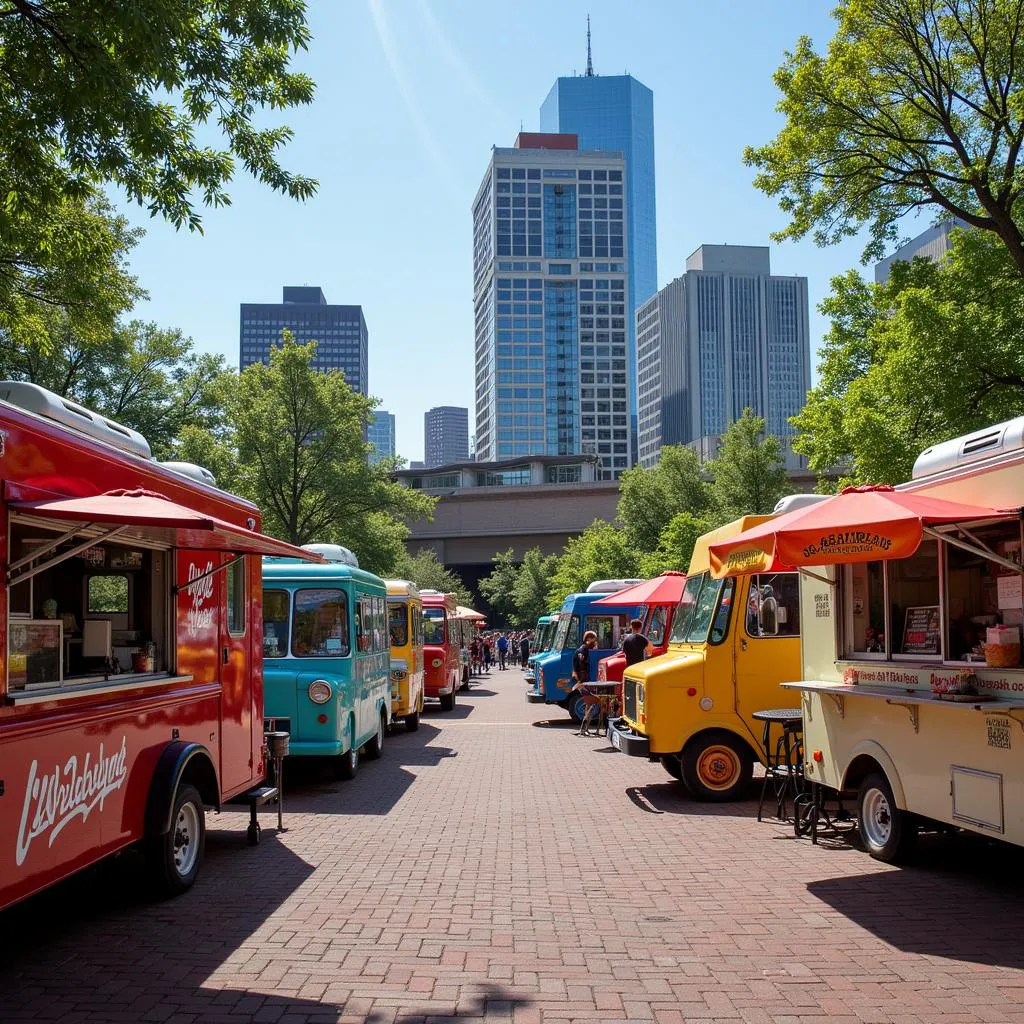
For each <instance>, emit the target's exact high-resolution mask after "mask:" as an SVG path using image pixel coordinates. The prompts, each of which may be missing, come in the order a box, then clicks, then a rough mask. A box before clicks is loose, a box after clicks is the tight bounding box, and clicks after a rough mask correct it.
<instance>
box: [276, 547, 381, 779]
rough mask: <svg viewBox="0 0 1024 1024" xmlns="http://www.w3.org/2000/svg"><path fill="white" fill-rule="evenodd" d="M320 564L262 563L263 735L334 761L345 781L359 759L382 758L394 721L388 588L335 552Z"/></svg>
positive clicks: (323, 550)
mask: <svg viewBox="0 0 1024 1024" xmlns="http://www.w3.org/2000/svg"><path fill="white" fill-rule="evenodd" d="M304 547H305V548H306V549H307V550H310V551H315V552H316V553H317V554H319V555H322V556H323V557H324V558H325V559H327V564H326V565H325V564H310V563H308V562H301V561H299V560H298V559H293V558H264V560H263V691H264V694H263V701H264V720H265V726H266V728H267V729H270V730H280V731H284V732H287V733H289V735H290V740H289V752H290V755H291V756H293V757H295V756H298V757H302V756H319V757H329V758H332V759H333V763H334V768H335V772H336V774H337V775H338V776H339V777H340V778H344V779H350V778H352V776H354V775H355V774H356V771H357V770H358V768H359V755H360V751H362V752H364V753H365V754H366V756H367V757H369V758H377V757H380V754H381V751H382V748H383V745H384V734H385V733H386V732H387V729H388V726H389V725H390V722H391V637H390V634H389V632H388V611H387V587H386V585H385V583H384V581H383V580H382V579H380V578H379V577H377V576H374V575H373V573H370V572H366V571H365V570H363V569H360V568H359V563H358V561H357V560H356V558H355V556H354V555H353V554H352V553H351V552H350V551H349V550H348V549H347V548H343V547H340V546H339V545H336V544H307V545H304Z"/></svg>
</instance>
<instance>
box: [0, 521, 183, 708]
mask: <svg viewBox="0 0 1024 1024" xmlns="http://www.w3.org/2000/svg"><path fill="white" fill-rule="evenodd" d="M9 538H10V539H9V552H10V554H9V558H8V564H9V565H13V566H17V567H18V569H16V570H15V582H14V583H13V584H12V585H9V586H8V591H7V592H8V597H9V604H8V613H7V614H8V650H7V692H8V693H9V694H11V695H16V694H24V695H26V696H29V695H31V694H32V693H33V692H34V691H49V690H59V691H61V692H64V691H68V692H71V691H74V690H77V689H81V688H83V687H87V686H92V685H95V684H97V683H103V682H106V681H108V680H109V679H111V678H112V677H121V678H119V679H118V681H119V682H127V681H130V679H131V678H132V676H137V677H140V678H141V677H143V676H145V675H148V674H154V673H161V672H166V671H168V670H169V669H170V668H172V667H173V661H174V655H173V646H172V645H170V644H169V636H170V632H171V630H170V617H171V615H172V614H173V603H172V602H171V600H170V596H169V594H168V592H167V588H166V581H167V580H169V579H170V578H171V564H170V557H169V552H167V551H164V550H155V549H153V548H147V547H144V546H143V542H142V541H141V540H135V541H132V542H130V544H131V546H122V545H121V544H118V543H116V542H109V543H103V542H102V541H101V540H97V542H96V543H95V544H94V545H92V546H85V545H87V544H88V543H89V542H88V535H86V537H85V542H84V543H83V537H82V535H81V534H76V532H75V531H74V530H68V528H67V524H60V525H59V526H58V525H57V524H48V523H40V522H28V521H22V520H20V519H13V518H12V522H11V525H10V534H9ZM62 556H63V557H62ZM51 560H52V561H53V563H54V564H53V565H52V566H49V565H48V564H47V563H48V562H49V561H51ZM19 571H20V572H21V573H23V574H24V575H25V576H26V577H27V578H25V579H22V580H20V581H18V580H17V573H18V572H19Z"/></svg>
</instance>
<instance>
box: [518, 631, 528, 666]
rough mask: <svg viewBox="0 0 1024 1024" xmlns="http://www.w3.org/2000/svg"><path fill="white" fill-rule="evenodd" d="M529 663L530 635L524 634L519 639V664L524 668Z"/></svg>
mask: <svg viewBox="0 0 1024 1024" xmlns="http://www.w3.org/2000/svg"><path fill="white" fill-rule="evenodd" d="M529 663H530V634H529V633H524V634H523V635H522V636H521V637H520V638H519V664H520V666H521V667H522V668H526V666H527V665H529Z"/></svg>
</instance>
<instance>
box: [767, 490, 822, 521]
mask: <svg viewBox="0 0 1024 1024" xmlns="http://www.w3.org/2000/svg"><path fill="white" fill-rule="evenodd" d="M830 497H832V495H830V494H787V495H786V496H785V497H784V498H779V500H778V501H777V502H776V503H775V508H773V509H772V515H773V516H781V515H782V514H783V513H785V512H795V511H796V510H797V509H798V508H808V507H809V506H810V505H817V504H818V502H819V501H824V500H825V499H826V498H830Z"/></svg>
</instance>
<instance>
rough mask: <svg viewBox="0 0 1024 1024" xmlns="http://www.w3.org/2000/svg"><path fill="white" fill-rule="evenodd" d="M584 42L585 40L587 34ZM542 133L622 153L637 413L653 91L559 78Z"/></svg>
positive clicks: (608, 79)
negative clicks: (639, 313)
mask: <svg viewBox="0 0 1024 1024" xmlns="http://www.w3.org/2000/svg"><path fill="white" fill-rule="evenodd" d="M588 42H589V38H588ZM540 130H541V131H542V132H572V133H574V134H575V135H576V136H578V138H579V147H580V149H581V150H613V151H617V152H621V153H622V154H623V156H624V158H625V162H626V195H627V198H628V200H629V202H628V204H627V220H626V231H627V236H628V241H629V244H628V249H629V256H628V259H627V262H628V264H629V300H628V304H629V311H628V312H629V316H628V318H627V319H628V320H629V350H630V358H629V373H630V408H631V411H632V413H633V415H634V417H635V416H636V408H635V403H636V397H635V396H636V321H635V313H636V309H637V307H638V306H640V305H641V304H643V303H644V302H646V301H647V300H648V299H649V298H650V297H651V296H652V295H653V294H654V293H655V292H656V291H657V290H658V247H657V217H656V213H655V203H654V93H652V92H651V90H650V89H648V88H647V86H646V85H642V84H641V83H640V82H638V81H637V80H636V79H635V78H633V76H632V75H608V76H605V75H595V74H593V72H592V70H591V69H590V67H589V55H588V71H587V74H585V75H579V76H575V77H572V78H559V79H558V80H557V81H556V82H555V84H554V85H553V86H552V87H551V91H550V92H549V93H548V96H547V99H546V100H544V103H543V105H542V106H541V108H540Z"/></svg>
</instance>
